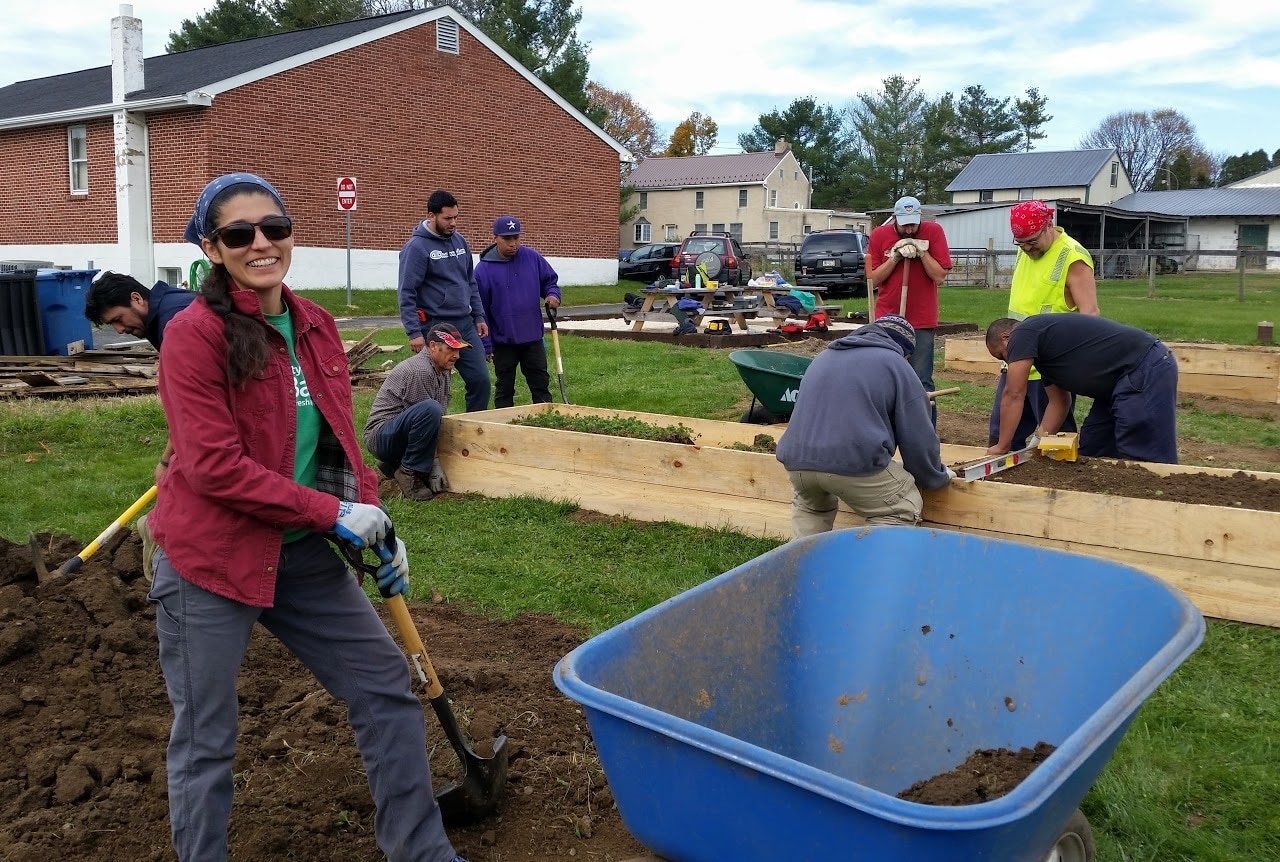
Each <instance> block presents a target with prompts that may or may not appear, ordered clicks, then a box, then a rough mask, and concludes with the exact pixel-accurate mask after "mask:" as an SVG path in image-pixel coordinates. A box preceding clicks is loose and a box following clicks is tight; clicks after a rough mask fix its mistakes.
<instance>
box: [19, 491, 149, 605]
mask: <svg viewBox="0 0 1280 862" xmlns="http://www.w3.org/2000/svg"><path fill="white" fill-rule="evenodd" d="M155 498H156V486H155V485H152V486H151V487H150V488H148V489H147V492H146V493H145V494H143V495H142V496H141V497H139V498H138V499H137V501H136V502H135V503H134V504H133V505H132V506H130V507H129V508H127V509H125V510H124V513H123V514H122V515H121V516H120V517H119V518H116V519H115V521H114V522H113V523H112V524H111V526H110V527H107V528H106V529H105V530H103V531H102V532H101V533H99V534H98V538H96V539H94V540H93V541H92V542H90V543H89V544H87V545H85V547H84V550H83V551H81V552H80V553H79V554H77V555H76V556H74V557H72V558H71V559H69V560H67V561H66V562H65V563H63V564H62V565H61V566H58V568H57V570H56V571H54V572H50V571H49V569H48V567H47V566H45V563H44V554H43V553H41V551H40V542H39V541H38V540H37V539H36V536H35V533H32V534H31V539H30V545H31V561H32V562H33V563H35V567H36V579H37V580H38V581H39V582H40V583H42V584H43V583H45V582H46V581H49V580H53V579H55V578H65V577H67V576H69V575H74V574H75V573H76V572H78V571H80V567H81V566H83V565H84V564H85V561H86V560H88V559H89V558H90V557H92V556H93V555H94V554H96V553H97V552H98V549H99V548H101V547H102V546H103V545H104V544H106V543H107V541H108V540H109V539H110V538H111V537H112V536H114V535H115V534H116V533H117V532H119V531H120V528H121V527H123V526H125V525H126V524H128V523H129V522H130V521H132V520H133V519H134V518H136V517H137V516H138V513H139V512H141V511H142V510H143V509H145V508H147V506H150V505H151V502H152V501H153V500H155Z"/></svg>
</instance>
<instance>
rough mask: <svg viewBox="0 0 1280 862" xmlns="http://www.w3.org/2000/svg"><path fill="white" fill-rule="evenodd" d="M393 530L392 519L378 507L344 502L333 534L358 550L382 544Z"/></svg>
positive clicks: (339, 508) (339, 509)
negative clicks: (388, 532)
mask: <svg viewBox="0 0 1280 862" xmlns="http://www.w3.org/2000/svg"><path fill="white" fill-rule="evenodd" d="M389 529H391V518H389V517H388V516H387V513H386V512H384V511H382V510H381V509H379V508H378V507H377V506H370V505H369V504H368V503H352V502H349V501H347V500H343V501H342V503H341V504H340V505H339V506H338V520H337V521H335V522H334V525H333V532H334V533H336V534H337V536H338V538H339V539H342V540H343V541H344V542H350V543H351V544H353V545H355V546H356V547H357V548H371V547H373V546H374V545H375V544H377V543H378V542H381V541H382V540H383V539H384V538H385V537H386V535H387V530H389Z"/></svg>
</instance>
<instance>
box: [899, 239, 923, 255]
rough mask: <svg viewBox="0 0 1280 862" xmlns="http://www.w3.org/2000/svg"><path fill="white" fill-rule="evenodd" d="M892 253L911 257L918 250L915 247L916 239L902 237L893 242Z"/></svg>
mask: <svg viewBox="0 0 1280 862" xmlns="http://www.w3.org/2000/svg"><path fill="white" fill-rule="evenodd" d="M893 253H894V255H895V256H897V257H899V258H904V257H906V258H913V257H915V256H916V255H917V254H919V252H918V251H917V248H916V241H915V240H914V239H912V238H911V237H904V238H903V239H900V240H898V241H897V242H895V243H894V244H893Z"/></svg>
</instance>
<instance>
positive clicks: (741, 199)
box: [738, 189, 747, 209]
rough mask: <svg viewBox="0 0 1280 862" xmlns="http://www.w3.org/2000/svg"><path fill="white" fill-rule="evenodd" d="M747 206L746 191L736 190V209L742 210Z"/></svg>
mask: <svg viewBox="0 0 1280 862" xmlns="http://www.w3.org/2000/svg"><path fill="white" fill-rule="evenodd" d="M746 205H747V190H746V189H738V209H744V208H745V207H746Z"/></svg>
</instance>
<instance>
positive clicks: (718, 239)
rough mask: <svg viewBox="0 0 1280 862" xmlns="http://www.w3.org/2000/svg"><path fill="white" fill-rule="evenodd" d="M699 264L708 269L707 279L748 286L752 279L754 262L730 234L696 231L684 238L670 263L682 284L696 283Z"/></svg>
mask: <svg viewBox="0 0 1280 862" xmlns="http://www.w3.org/2000/svg"><path fill="white" fill-rule="evenodd" d="M698 263H701V264H703V265H704V266H705V267H706V268H707V276H708V277H709V278H711V279H713V280H715V281H717V282H724V283H725V284H746V283H747V282H748V281H750V280H751V261H749V260H747V256H746V254H745V253H743V251H742V246H741V245H740V244H739V243H738V241H737V240H736V239H734V238H733V236H732V235H731V234H727V233H703V232H697V231H695V232H694V233H691V234H689V236H687V237H685V240H684V242H683V243H681V244H680V251H679V252H678V253H677V254H676V256H675V258H673V259H672V261H671V269H672V271H673V273H674V275H675V277H676V278H678V279H679V280H680V281H688V282H692V281H693V276H694V273H695V272H696V270H695V269H694V266H695V265H696V264H698Z"/></svg>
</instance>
